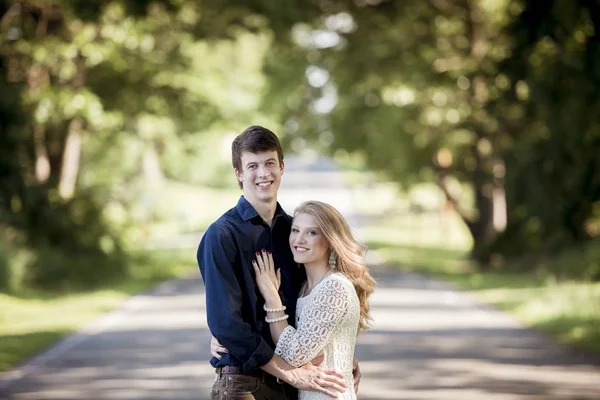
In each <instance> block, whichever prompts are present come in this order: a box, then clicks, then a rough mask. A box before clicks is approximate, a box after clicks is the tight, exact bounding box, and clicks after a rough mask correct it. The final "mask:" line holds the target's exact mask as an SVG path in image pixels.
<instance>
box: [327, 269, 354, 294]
mask: <svg viewBox="0 0 600 400" xmlns="http://www.w3.org/2000/svg"><path fill="white" fill-rule="evenodd" d="M323 283H324V285H323V286H324V287H329V288H338V289H343V290H345V291H346V292H347V291H349V290H350V291H351V292H354V284H353V283H352V281H350V279H348V277H346V275H344V274H342V273H341V272H334V273H333V274H331V275H329V276H328V277H327V279H325V281H324V282H323Z"/></svg>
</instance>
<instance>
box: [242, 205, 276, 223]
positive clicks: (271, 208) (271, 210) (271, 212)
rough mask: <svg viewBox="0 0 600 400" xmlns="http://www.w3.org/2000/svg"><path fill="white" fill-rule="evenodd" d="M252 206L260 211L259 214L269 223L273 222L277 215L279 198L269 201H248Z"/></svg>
mask: <svg viewBox="0 0 600 400" xmlns="http://www.w3.org/2000/svg"><path fill="white" fill-rule="evenodd" d="M248 202H249V203H250V204H251V205H252V207H254V209H255V210H256V212H258V215H260V217H261V218H262V219H263V220H264V221H265V222H266V223H267V224H268V225H269V226H271V223H272V222H273V217H274V216H275V210H276V209H277V199H276V198H275V199H273V200H272V201H269V202H263V201H253V202H251V201H248Z"/></svg>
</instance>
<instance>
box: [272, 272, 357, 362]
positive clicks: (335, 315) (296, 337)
mask: <svg viewBox="0 0 600 400" xmlns="http://www.w3.org/2000/svg"><path fill="white" fill-rule="evenodd" d="M315 289H317V291H316V292H315V293H314V296H313V298H312V302H311V303H310V304H307V305H306V308H305V309H304V310H303V311H302V315H300V322H299V323H298V329H294V328H293V327H292V326H289V325H288V326H287V327H286V328H285V329H284V331H283V333H282V334H281V336H280V337H279V340H278V341H277V347H276V348H275V354H277V355H279V356H280V357H281V358H282V359H283V360H285V361H286V362H287V363H288V364H290V365H292V366H294V367H299V366H301V365H304V364H306V363H308V362H309V361H311V360H312V359H313V358H315V357H316V356H317V355H318V354H319V353H320V352H321V351H322V350H323V349H324V348H325V345H326V344H327V343H328V342H329V339H330V338H331V335H332V334H333V332H334V330H335V328H336V327H337V326H338V324H339V323H340V321H341V320H342V318H343V317H344V315H346V312H347V311H348V305H349V303H350V301H349V293H348V291H347V289H346V288H345V287H344V284H343V283H342V282H340V281H338V280H337V279H329V280H326V281H325V282H323V283H322V284H321V285H319V286H317V287H316V288H315Z"/></svg>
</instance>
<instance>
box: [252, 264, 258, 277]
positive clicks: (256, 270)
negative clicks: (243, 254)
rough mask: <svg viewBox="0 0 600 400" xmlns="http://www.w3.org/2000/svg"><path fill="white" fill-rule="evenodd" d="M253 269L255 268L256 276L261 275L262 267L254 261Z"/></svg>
mask: <svg viewBox="0 0 600 400" xmlns="http://www.w3.org/2000/svg"><path fill="white" fill-rule="evenodd" d="M252 267H254V273H255V274H257V275H258V274H260V267H259V266H258V263H257V262H256V260H252Z"/></svg>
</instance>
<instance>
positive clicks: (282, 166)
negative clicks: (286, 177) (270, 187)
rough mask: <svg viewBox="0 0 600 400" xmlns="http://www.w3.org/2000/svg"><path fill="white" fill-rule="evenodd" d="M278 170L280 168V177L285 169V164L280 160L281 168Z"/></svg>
mask: <svg viewBox="0 0 600 400" xmlns="http://www.w3.org/2000/svg"><path fill="white" fill-rule="evenodd" d="M279 168H281V175H283V170H284V169H285V162H284V161H283V160H281V166H280V167H279Z"/></svg>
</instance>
